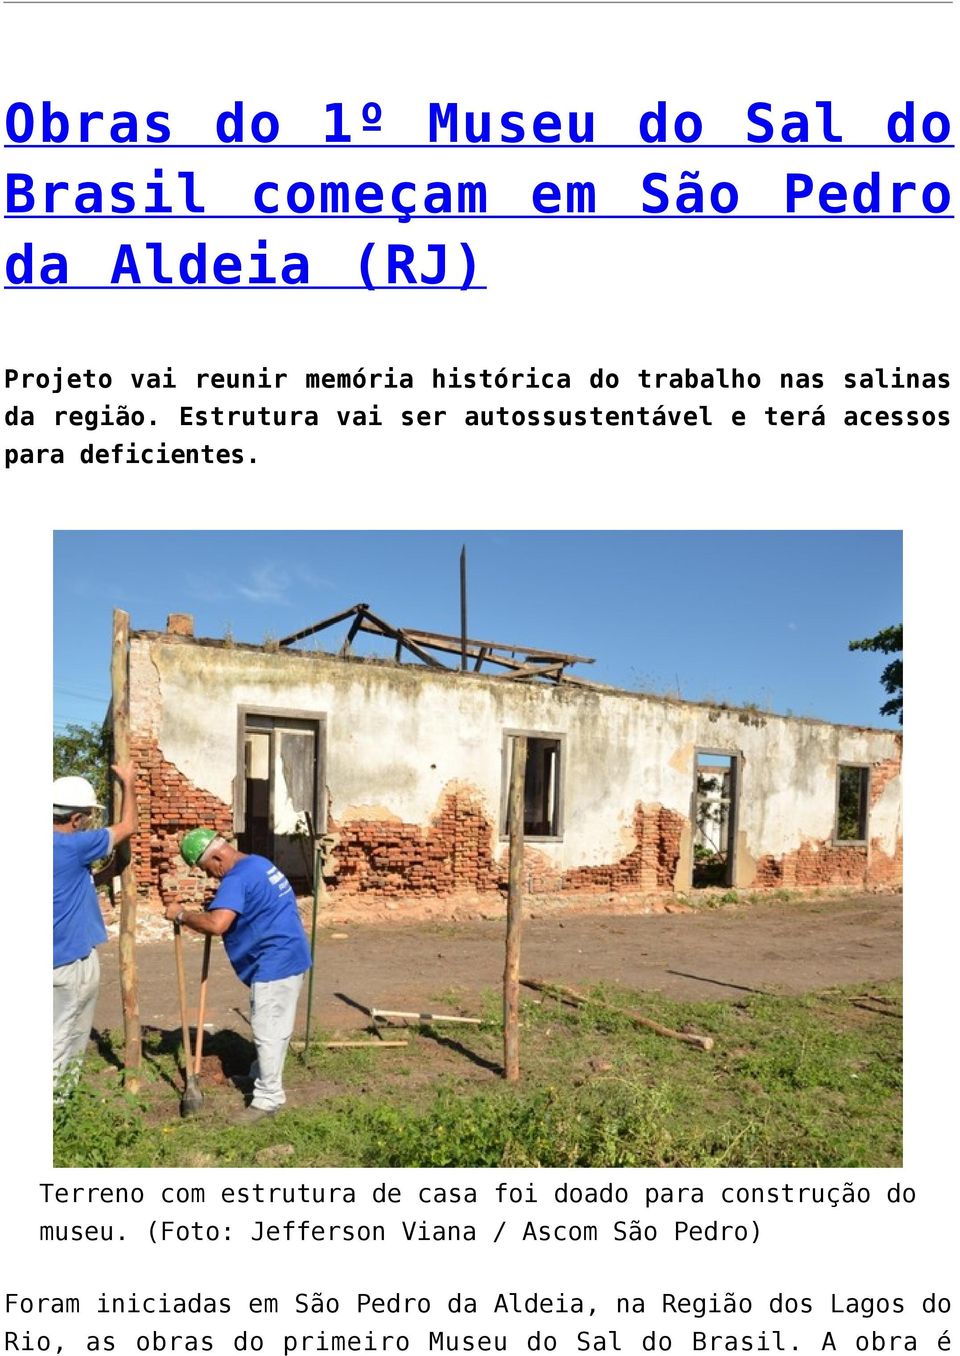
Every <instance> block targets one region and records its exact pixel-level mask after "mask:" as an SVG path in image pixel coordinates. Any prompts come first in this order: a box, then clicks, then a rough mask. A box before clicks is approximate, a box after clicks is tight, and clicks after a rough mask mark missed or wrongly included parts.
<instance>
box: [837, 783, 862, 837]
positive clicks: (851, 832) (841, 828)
mask: <svg viewBox="0 0 960 1356" xmlns="http://www.w3.org/2000/svg"><path fill="white" fill-rule="evenodd" d="M869 791H870V769H869V768H868V767H857V766H853V765H849V764H846V765H845V764H841V765H840V766H839V767H838V768H837V827H836V836H837V842H838V843H865V842H866V841H867V808H868V805H869V800H868V797H869Z"/></svg>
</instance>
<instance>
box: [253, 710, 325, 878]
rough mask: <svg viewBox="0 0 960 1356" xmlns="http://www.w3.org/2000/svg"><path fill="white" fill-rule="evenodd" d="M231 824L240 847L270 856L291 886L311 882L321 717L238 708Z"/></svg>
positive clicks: (319, 826) (319, 808) (318, 825)
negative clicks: (311, 835) (236, 753)
mask: <svg viewBox="0 0 960 1356" xmlns="http://www.w3.org/2000/svg"><path fill="white" fill-rule="evenodd" d="M237 733H238V759H237V796H236V802H237V803H236V807H235V816H234V827H235V829H236V830H237V842H238V846H239V847H240V850H241V852H253V853H257V854H259V855H260V856H262V857H267V858H269V859H270V861H272V862H274V863H275V864H276V865H277V866H278V867H279V868H280V870H281V871H282V872H283V873H284V875H285V876H286V877H287V879H288V880H289V881H290V883H291V885H293V887H294V889H309V888H311V886H312V879H311V877H312V870H313V867H312V863H313V844H312V842H311V841H310V839H309V829H308V815H309V818H310V821H312V823H313V825H314V830H315V832H316V833H322V832H323V830H324V828H325V827H326V826H325V823H324V818H323V812H324V808H325V807H324V804H323V796H322V794H321V792H322V788H323V786H324V784H325V779H324V775H323V753H324V719H323V717H322V716H319V717H318V716H311V715H307V714H306V713H303V712H286V711H251V710H246V709H241V711H240V712H239V719H238V731H237Z"/></svg>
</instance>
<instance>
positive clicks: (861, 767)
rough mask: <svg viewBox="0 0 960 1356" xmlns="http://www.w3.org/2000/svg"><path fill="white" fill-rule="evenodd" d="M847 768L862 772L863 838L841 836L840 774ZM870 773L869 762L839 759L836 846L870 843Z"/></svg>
mask: <svg viewBox="0 0 960 1356" xmlns="http://www.w3.org/2000/svg"><path fill="white" fill-rule="evenodd" d="M845 768H853V769H854V770H855V771H857V772H859V773H860V785H861V788H862V796H863V806H862V814H861V826H862V828H863V837H862V838H841V837H840V774H841V772H842V771H843V770H844V769H845ZM870 773H871V768H870V764H869V763H848V762H843V761H841V760H840V759H839V758H838V759H837V776H836V791H835V796H834V806H833V843H834V846H835V847H868V846H869V843H870Z"/></svg>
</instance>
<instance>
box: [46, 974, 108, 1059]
mask: <svg viewBox="0 0 960 1356" xmlns="http://www.w3.org/2000/svg"><path fill="white" fill-rule="evenodd" d="M99 988H100V957H99V956H98V955H97V951H96V947H94V949H93V950H92V951H91V952H90V955H89V956H84V958H83V960H75V961H71V962H70V964H69V965H60V966H57V967H55V969H54V971H53V1081H54V1083H57V1082H58V1081H59V1080H60V1079H61V1078H62V1077H63V1076H64V1075H65V1074H66V1073H67V1071H68V1070H71V1066H73V1067H72V1075H73V1079H74V1081H76V1077H77V1075H78V1074H79V1072H80V1061H81V1060H82V1059H83V1055H84V1051H85V1050H86V1048H87V1041H89V1039H90V1028H91V1026H92V1025H93V1010H94V1008H95V1007H96V1005H97V990H98V989H99Z"/></svg>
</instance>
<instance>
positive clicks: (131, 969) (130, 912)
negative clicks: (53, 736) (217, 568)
mask: <svg viewBox="0 0 960 1356" xmlns="http://www.w3.org/2000/svg"><path fill="white" fill-rule="evenodd" d="M129 645H130V617H129V615H128V614H127V613H126V612H122V611H121V610H120V609H119V608H114V612H113V653H112V657H111V662H110V685H111V691H112V697H113V702H112V710H113V758H114V762H117V763H125V762H128V761H129V758H130V687H129V681H128V675H129V658H128V651H129ZM118 856H119V857H120V860H121V861H122V862H123V870H122V871H121V873H120V995H121V998H122V1001H123V1033H124V1054H123V1068H124V1076H123V1081H124V1085H125V1087H127V1088H128V1089H129V1090H130V1092H134V1093H136V1092H139V1091H140V1059H141V1037H140V997H139V986H138V983H137V955H136V944H137V882H136V878H135V876H134V872H133V867H132V865H131V861H130V845H129V844H128V843H124V845H123V846H122V847H121V848H120V849H119V851H118Z"/></svg>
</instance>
